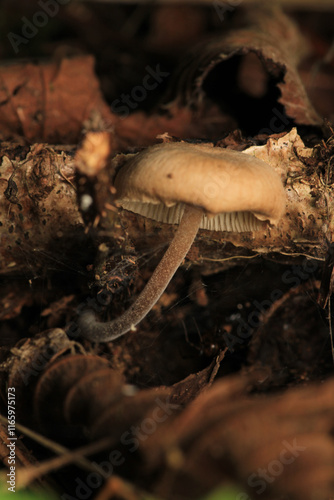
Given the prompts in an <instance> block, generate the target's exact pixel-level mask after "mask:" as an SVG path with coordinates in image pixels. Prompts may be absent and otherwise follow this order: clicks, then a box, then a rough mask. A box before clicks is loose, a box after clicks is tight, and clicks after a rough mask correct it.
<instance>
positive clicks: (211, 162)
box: [79, 143, 285, 342]
mask: <svg viewBox="0 0 334 500" xmlns="http://www.w3.org/2000/svg"><path fill="white" fill-rule="evenodd" d="M114 185H115V188H116V191H117V193H116V196H117V201H118V203H119V205H120V206H121V207H123V208H124V209H126V210H129V211H131V212H135V213H138V214H141V215H143V216H145V217H148V218H151V219H154V220H157V221H160V222H164V223H168V224H179V227H178V229H177V231H176V233H175V236H174V238H173V240H172V242H171V244H170V246H169V248H168V250H167V251H166V253H165V255H164V256H163V258H162V260H161V261H160V263H159V265H158V266H157V268H156V269H155V271H154V272H153V274H152V276H151V278H150V279H149V281H148V282H147V284H146V286H145V288H144V290H143V291H142V292H141V293H140V295H139V296H138V298H137V299H136V301H135V302H134V303H133V304H132V306H131V307H130V308H129V309H128V310H127V311H126V312H125V313H124V314H123V315H121V316H120V317H119V318H116V319H114V320H112V321H110V322H107V323H102V322H99V321H97V320H96V318H95V314H94V312H93V311H91V310H88V311H85V312H84V313H83V314H82V316H81V317H80V319H79V326H80V330H81V334H82V335H83V336H84V337H86V338H88V339H90V340H92V341H95V342H108V341H111V340H114V339H116V338H118V337H120V336H121V335H123V334H125V333H126V332H128V331H129V330H132V329H134V328H135V326H136V325H137V324H138V323H139V322H140V321H141V320H142V319H143V318H144V317H145V316H146V315H147V313H148V312H149V311H150V310H151V309H152V307H153V306H154V305H155V304H156V302H157V301H158V300H159V298H160V297H161V295H162V293H163V292H164V290H165V289H166V287H167V285H168V283H169V282H170V280H171V279H172V277H173V276H174V274H175V272H176V270H177V268H178V267H179V266H180V265H181V264H182V261H183V259H184V258H185V257H186V255H187V253H188V251H189V249H190V247H191V245H192V243H193V242H194V239H195V237H196V234H197V232H198V229H200V228H203V229H208V230H211V231H234V232H246V231H256V230H257V229H259V228H261V227H263V224H264V221H266V222H270V223H271V224H277V222H278V221H279V219H280V218H281V217H282V215H283V213H284V210H285V192H284V189H283V186H282V183H281V180H280V178H279V176H278V175H277V173H276V172H275V170H274V169H273V168H272V167H271V166H270V165H268V164H267V163H265V162H263V161H261V160H258V159H256V158H254V157H252V156H249V155H246V154H244V153H240V152H237V151H233V150H228V149H221V148H214V147H211V146H208V145H201V144H188V143H171V144H169V143H166V144H158V145H155V146H152V147H150V148H147V149H146V150H144V151H143V152H141V153H138V154H137V155H131V157H130V159H129V160H128V161H126V162H125V164H124V165H122V167H121V168H120V170H119V172H118V173H117V175H116V178H115V182H114Z"/></svg>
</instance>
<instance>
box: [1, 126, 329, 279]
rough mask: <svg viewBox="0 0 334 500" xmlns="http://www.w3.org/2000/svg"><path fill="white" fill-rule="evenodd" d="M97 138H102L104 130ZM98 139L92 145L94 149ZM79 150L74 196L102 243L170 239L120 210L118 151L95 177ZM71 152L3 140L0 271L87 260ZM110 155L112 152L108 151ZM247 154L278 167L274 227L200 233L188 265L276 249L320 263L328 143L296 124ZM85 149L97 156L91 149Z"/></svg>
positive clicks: (324, 247) (166, 231) (325, 229)
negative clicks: (87, 208)
mask: <svg viewBox="0 0 334 500" xmlns="http://www.w3.org/2000/svg"><path fill="white" fill-rule="evenodd" d="M103 137H105V138H106V140H107V139H108V134H107V133H104V134H103ZM100 144H101V143H100V142H98V141H97V143H96V147H100ZM84 147H86V146H83V147H82V149H80V150H79V151H78V153H77V156H76V160H75V161H76V163H77V164H78V165H79V168H80V174H79V180H78V186H79V190H80V196H79V199H80V200H82V196H83V195H84V194H87V193H89V196H90V197H91V198H92V200H93V202H94V203H93V205H92V207H93V208H91V212H90V213H89V214H88V215H87V212H86V213H85V220H86V223H87V224H89V225H90V226H92V225H95V226H96V225H97V224H98V223H99V222H100V225H99V228H100V229H101V230H102V231H105V230H107V231H108V237H107V238H106V237H105V240H106V241H116V240H117V239H119V238H123V239H124V238H126V239H128V240H129V242H130V241H133V242H134V244H135V247H136V249H137V251H141V250H143V249H144V248H150V247H151V248H152V247H153V248H154V247H158V246H161V245H164V244H166V245H167V243H168V242H169V241H170V239H171V238H172V235H173V233H174V232H175V227H173V226H170V225H167V224H165V225H164V224H159V223H156V222H154V221H151V220H149V219H144V218H143V217H141V216H137V215H135V214H132V213H130V212H126V211H124V210H123V211H120V213H119V215H118V212H117V208H116V205H115V201H114V198H115V190H114V189H113V187H112V176H113V172H114V170H115V168H116V165H117V164H118V163H119V157H116V158H115V159H114V160H113V161H112V162H111V164H110V162H109V160H108V155H107V154H106V155H105V157H103V162H104V163H108V162H109V163H108V166H107V167H106V168H101V167H99V169H98V171H96V175H95V176H90V177H89V176H87V175H86V174H87V172H85V170H84V167H82V159H81V160H80V155H81V158H82V157H84V153H83V151H84ZM73 152H74V150H73V148H71V147H69V148H67V151H65V150H64V148H63V151H60V150H59V148H57V147H51V146H45V145H43V144H36V145H34V146H33V147H31V148H28V147H25V148H22V147H21V146H18V145H9V144H3V145H2V151H1V157H2V176H1V184H2V188H1V189H2V193H3V196H2V198H1V202H0V221H1V226H0V237H1V250H0V252H1V253H0V255H1V264H0V272H1V273H2V274H13V273H21V274H22V273H25V274H27V273H28V274H29V275H31V276H33V275H35V274H36V273H40V272H44V271H45V270H46V269H47V268H50V267H51V268H59V267H62V266H63V265H64V260H67V257H68V259H69V262H70V261H71V260H72V262H73V260H75V259H77V258H79V261H83V262H84V261H85V260H86V259H87V251H86V246H84V247H82V244H83V243H84V242H86V243H87V235H86V234H85V230H84V224H83V220H82V216H81V214H80V210H79V207H78V200H77V194H76V188H75V185H74V183H75V178H74V173H75V162H74V160H73ZM107 153H109V154H111V155H112V154H113V150H112V148H111V149H109V150H108V151H107ZM244 153H246V154H251V155H254V156H256V157H257V158H260V159H262V160H264V161H266V162H268V163H269V164H270V165H272V167H273V168H275V170H276V171H277V172H278V173H279V175H280V176H281V178H282V182H283V184H284V186H285V190H286V196H287V209H286V215H285V216H284V217H283V219H282V220H281V221H280V223H279V224H278V225H277V227H273V226H272V227H270V226H265V227H264V229H263V230H260V231H257V232H253V233H250V232H249V233H238V234H237V233H235V234H234V233H217V232H213V233H212V232H209V231H204V230H201V231H199V234H198V237H197V239H196V241H195V243H194V245H193V246H192V248H191V250H190V252H189V253H188V256H187V259H188V261H190V262H193V263H196V264H199V265H201V268H202V270H203V272H206V271H207V272H210V271H212V270H215V269H219V268H220V269H221V268H222V267H224V266H226V265H230V264H231V258H233V259H237V258H250V257H255V256H256V255H261V256H264V257H268V258H272V257H273V256H274V255H275V256H276V258H279V257H280V258H283V259H284V260H285V261H291V262H294V261H295V258H296V257H309V258H314V259H318V260H324V259H325V258H326V255H327V251H328V245H329V242H331V240H332V233H333V219H332V214H333V210H334V206H333V199H334V197H333V185H332V183H333V181H334V179H332V171H331V164H330V160H331V158H332V155H333V141H332V140H329V141H328V142H327V144H323V145H320V146H319V147H315V148H313V149H311V148H307V147H305V146H304V144H303V142H302V140H301V139H300V137H299V136H298V134H297V132H296V130H295V129H293V130H292V131H291V132H290V133H288V134H285V135H282V136H281V137H276V138H270V139H269V140H268V142H267V144H266V145H264V146H251V147H250V148H247V149H245V150H244ZM89 154H91V155H92V154H94V147H93V149H92V150H91V151H90V153H89ZM125 157H126V156H125ZM123 158H124V157H123ZM79 160H80V161H79ZM86 160H87V159H86ZM86 160H85V161H86ZM87 161H88V160H87ZM99 161H100V160H99ZM101 161H102V160H101ZM80 162H81V163H80ZM82 172H85V174H83V173H82ZM210 181H212V180H210ZM120 221H121V223H122V224H121V225H120ZM91 233H92V235H93V236H94V235H95V236H94V237H96V238H97V239H96V241H100V240H101V234H100V233H99V230H98V231H96V228H93V229H92V232H91ZM83 248H84V250H83ZM43 270H44V271H43Z"/></svg>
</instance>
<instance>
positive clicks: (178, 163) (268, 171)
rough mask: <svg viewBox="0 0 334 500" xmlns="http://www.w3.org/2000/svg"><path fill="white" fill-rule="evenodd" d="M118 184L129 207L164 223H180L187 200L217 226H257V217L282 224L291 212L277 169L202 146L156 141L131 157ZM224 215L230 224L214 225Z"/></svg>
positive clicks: (121, 198)
mask: <svg viewBox="0 0 334 500" xmlns="http://www.w3.org/2000/svg"><path fill="white" fill-rule="evenodd" d="M115 188H116V191H117V194H116V196H117V199H118V202H119V204H120V205H121V206H122V207H123V208H125V209H126V210H130V211H132V212H135V213H140V214H141V215H144V216H146V217H149V218H152V219H155V220H160V221H162V222H168V223H178V222H179V220H180V219H181V217H182V213H183V208H184V204H188V205H194V206H197V207H201V208H202V209H203V210H204V212H205V214H206V215H207V217H205V219H206V222H205V221H203V223H202V224H201V227H205V228H208V229H213V230H222V231H226V230H239V231H249V230H254V229H256V219H257V220H260V221H264V220H269V221H270V222H271V223H272V224H276V223H277V222H278V221H279V219H280V218H281V217H282V215H283V213H284V210H285V191H284V188H283V185H282V182H281V180H280V177H279V176H278V174H277V173H276V172H275V170H274V169H273V167H271V166H270V165H269V164H267V163H265V162H264V161H262V160H259V159H257V158H255V157H253V156H250V155H248V154H245V153H242V152H239V151H234V150H231V149H223V148H219V147H213V146H209V145H202V144H189V143H184V142H179V143H165V144H156V145H154V146H151V147H149V148H147V149H145V150H144V151H142V152H140V153H138V154H136V155H131V157H130V159H129V160H127V161H126V162H125V163H124V165H123V166H122V167H121V168H120V170H119V172H118V174H117V175H116V178H115ZM236 213H237V214H236ZM219 214H225V216H224V217H225V219H226V220H225V222H224V223H219V224H218V226H217V225H216V224H215V223H214V221H212V222H211V226H213V227H209V226H210V218H211V217H212V216H217V215H219ZM253 216H255V217H253ZM255 218H256V219H255ZM214 219H217V217H214ZM254 219H255V220H254ZM208 223H209V226H208V225H207V224H208ZM244 223H245V224H246V225H244ZM243 227H244V228H243Z"/></svg>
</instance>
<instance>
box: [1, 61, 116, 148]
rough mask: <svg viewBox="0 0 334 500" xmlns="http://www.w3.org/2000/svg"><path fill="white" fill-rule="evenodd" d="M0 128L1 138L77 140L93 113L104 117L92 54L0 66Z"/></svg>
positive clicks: (107, 113) (108, 114) (107, 112)
mask: <svg viewBox="0 0 334 500" xmlns="http://www.w3.org/2000/svg"><path fill="white" fill-rule="evenodd" d="M0 85H1V91H0V109H1V116H0V127H1V132H2V134H3V137H13V136H15V135H22V136H23V137H25V138H26V139H28V140H29V141H36V140H41V141H48V142H51V143H58V142H63V143H66V144H71V143H73V142H76V141H77V140H78V138H79V136H80V134H81V130H82V127H83V123H84V121H85V120H87V119H88V118H89V117H90V116H91V114H92V112H93V111H94V112H99V113H100V114H101V116H102V117H104V118H105V119H106V120H109V119H110V117H111V112H110V110H109V108H108V106H107V105H106V103H105V102H104V100H103V98H102V95H101V91H100V89H99V84H98V81H97V79H96V77H95V74H94V58H93V57H92V56H79V57H75V58H72V59H62V60H61V61H60V62H59V63H51V64H37V63H35V64H32V63H27V64H12V65H10V66H9V65H3V66H2V67H0Z"/></svg>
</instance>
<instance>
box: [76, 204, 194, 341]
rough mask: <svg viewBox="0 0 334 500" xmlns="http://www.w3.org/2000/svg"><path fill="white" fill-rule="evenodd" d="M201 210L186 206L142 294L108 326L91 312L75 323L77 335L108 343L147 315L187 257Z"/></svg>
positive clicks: (86, 312)
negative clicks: (169, 242) (76, 324)
mask: <svg viewBox="0 0 334 500" xmlns="http://www.w3.org/2000/svg"><path fill="white" fill-rule="evenodd" d="M202 215H203V210H201V209H200V208H196V207H190V206H186V207H185V209H184V214H183V217H182V220H181V222H180V225H179V227H178V229H177V231H176V233H175V236H174V238H173V240H172V242H171V244H170V246H169V247H168V249H167V251H166V253H165V255H164V256H163V258H162V259H161V261H160V263H159V264H158V266H157V268H156V269H155V271H154V273H153V274H152V276H151V278H150V279H149V281H148V282H147V284H146V286H145V288H144V290H143V291H142V292H141V293H140V295H139V296H138V298H137V300H136V301H135V302H134V303H133V304H132V306H131V307H130V308H129V309H128V310H127V311H126V312H125V313H124V314H122V316H120V317H119V318H116V319H114V320H112V321H110V322H108V323H101V322H99V321H96V319H95V314H94V312H93V311H92V310H87V311H85V312H83V314H82V316H81V317H80V319H79V327H80V333H81V335H82V336H83V337H86V338H88V339H89V340H92V341H94V342H109V341H111V340H114V339H117V337H121V336H122V335H124V333H126V332H128V331H129V330H131V329H133V328H134V327H135V326H136V325H137V324H138V323H139V322H140V321H141V320H142V319H143V318H144V317H145V316H146V314H147V313H149V312H150V310H151V309H152V307H153V306H154V305H155V304H156V303H157V301H158V300H159V299H160V297H161V295H162V294H163V292H164V290H165V289H166V287H167V285H168V283H169V282H170V280H171V279H172V277H173V276H174V274H175V272H176V270H177V269H178V267H179V266H180V265H181V264H182V261H183V259H184V258H185V256H186V255H187V253H188V251H189V249H190V247H191V245H192V243H193V241H194V239H195V237H196V234H197V231H198V228H199V225H200V222H201V218H202Z"/></svg>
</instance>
